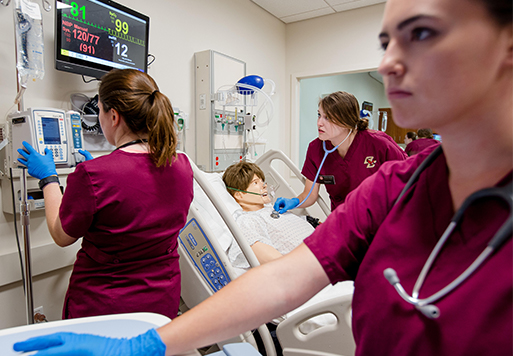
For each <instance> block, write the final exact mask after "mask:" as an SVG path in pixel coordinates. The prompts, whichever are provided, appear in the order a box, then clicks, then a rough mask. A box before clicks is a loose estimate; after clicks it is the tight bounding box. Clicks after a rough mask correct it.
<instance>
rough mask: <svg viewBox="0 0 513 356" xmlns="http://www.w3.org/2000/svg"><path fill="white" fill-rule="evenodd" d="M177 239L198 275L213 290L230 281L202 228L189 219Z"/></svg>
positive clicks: (194, 220)
mask: <svg viewBox="0 0 513 356" xmlns="http://www.w3.org/2000/svg"><path fill="white" fill-rule="evenodd" d="M178 241H179V242H180V244H181V245H182V247H183V248H184V249H185V251H186V252H187V254H188V256H189V258H190V259H191V260H192V261H193V263H194V266H195V267H196V268H197V270H198V272H199V273H200V275H202V276H203V278H204V280H205V282H206V283H207V284H208V285H209V286H210V287H211V288H212V290H213V291H214V292H216V291H218V290H220V289H221V288H223V287H224V286H225V285H227V284H228V283H229V282H230V277H228V273H227V272H226V269H225V268H224V266H223V264H222V263H221V260H220V259H219V256H218V255H217V253H216V250H215V249H214V247H213V246H212V244H211V243H210V241H209V240H208V239H207V237H206V235H205V233H204V232H203V230H202V228H201V227H200V225H199V224H198V222H197V221H196V219H191V220H189V222H188V223H187V225H185V227H184V228H183V229H182V230H181V231H180V234H179V235H178Z"/></svg>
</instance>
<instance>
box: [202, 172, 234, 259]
mask: <svg viewBox="0 0 513 356" xmlns="http://www.w3.org/2000/svg"><path fill="white" fill-rule="evenodd" d="M202 174H203V175H204V176H205V177H206V178H207V180H208V182H209V183H210V184H211V185H212V187H213V188H214V190H215V192H216V193H217V195H218V196H219V197H220V198H221V201H222V202H223V203H224V205H225V206H226V207H227V208H228V211H229V212H230V214H231V215H232V216H235V215H236V214H239V213H240V212H241V211H242V208H241V207H240V205H239V203H237V202H236V201H235V199H234V198H233V197H232V196H231V195H230V193H228V191H227V190H226V186H225V184H224V182H223V178H222V174H221V173H205V172H202ZM193 202H194V203H195V204H194V205H195V206H196V208H197V209H198V210H199V212H200V214H201V217H203V218H205V221H206V222H207V224H208V227H209V228H210V229H211V230H212V232H213V234H214V236H215V237H216V238H217V240H218V242H219V243H220V245H221V247H222V248H223V250H224V251H225V252H226V251H228V248H229V247H230V245H231V244H232V242H233V240H234V238H233V235H232V233H231V232H230V230H229V229H228V226H226V224H225V223H224V221H223V219H222V217H221V215H220V214H219V213H218V212H217V209H216V208H215V207H214V205H213V204H212V202H211V201H210V199H209V198H208V197H207V195H206V194H205V192H204V191H203V189H201V187H200V186H199V184H198V183H197V182H196V181H194V199H193Z"/></svg>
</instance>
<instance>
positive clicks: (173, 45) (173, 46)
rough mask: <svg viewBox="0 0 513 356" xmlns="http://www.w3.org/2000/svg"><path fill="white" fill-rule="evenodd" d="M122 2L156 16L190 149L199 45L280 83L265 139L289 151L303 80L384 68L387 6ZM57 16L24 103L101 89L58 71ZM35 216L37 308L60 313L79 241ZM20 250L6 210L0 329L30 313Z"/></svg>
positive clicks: (3, 40)
mask: <svg viewBox="0 0 513 356" xmlns="http://www.w3.org/2000/svg"><path fill="white" fill-rule="evenodd" d="M118 2H120V3H122V4H124V5H125V6H128V7H132V8H133V9H135V10H137V11H140V12H143V13H145V14H146V15H148V16H150V18H151V20H150V21H151V22H150V53H151V54H153V55H155V57H156V61H155V63H154V64H152V65H151V67H150V68H149V74H150V75H152V76H153V77H154V78H155V79H156V81H157V83H158V84H159V86H160V89H161V91H162V92H164V93H165V94H167V95H168V96H169V98H170V99H171V101H172V103H173V105H174V106H177V107H179V108H180V109H181V110H182V111H184V112H186V113H188V114H189V115H190V118H191V124H190V127H189V130H188V131H187V132H186V134H187V145H186V151H187V152H188V153H189V154H190V155H191V157H194V146H195V145H194V140H193V138H194V126H195V125H194V86H193V83H194V67H193V64H194V53H195V52H200V51H203V50H207V49H212V50H215V51H217V52H221V53H224V54H227V55H229V56H232V57H235V58H237V59H240V60H242V61H245V62H246V64H247V72H248V74H258V75H261V76H262V77H264V78H270V79H272V80H274V81H275V83H276V88H277V90H276V95H275V96H274V97H273V102H274V105H275V117H274V118H273V121H272V122H271V125H270V127H269V128H268V129H267V131H266V132H265V134H264V138H265V139H267V142H268V143H267V146H266V149H281V150H283V151H284V152H285V153H286V154H287V155H290V154H291V145H292V144H293V142H294V140H295V135H296V131H295V130H296V127H295V126H294V122H295V121H294V120H296V116H295V115H296V113H295V109H294V106H295V105H296V104H297V102H296V99H295V91H296V90H297V88H296V81H297V78H300V77H307V76H317V75H322V74H333V73H343V72H353V71H359V70H364V69H365V70H367V69H371V68H376V67H377V65H378V63H379V59H380V57H381V54H380V53H379V51H378V42H377V39H376V38H377V33H378V31H379V22H380V18H381V15H382V11H383V6H382V5H375V6H370V7H366V8H363V9H358V10H353V11H349V12H347V13H341V14H334V15H329V16H325V17H321V18H317V19H312V20H306V21H302V22H298V23H292V24H289V25H285V24H284V23H282V22H281V21H279V20H277V19H276V18H274V17H273V16H271V15H270V14H268V13H267V12H265V11H264V10H262V9H261V8H260V7H258V6H256V5H254V4H253V3H252V2H250V1H249V0H193V1H190V0H173V1H168V0H151V2H147V3H143V2H141V1H137V0H118ZM39 3H40V2H39ZM12 11H13V7H12V4H11V5H10V6H9V7H7V8H6V7H3V6H0V32H1V33H2V34H3V36H0V63H2V66H0V110H1V113H2V119H0V122H3V120H4V119H3V117H4V116H5V115H6V114H7V113H8V111H9V110H10V108H11V107H12V103H13V99H14V97H15V95H16V72H15V57H14V55H15V53H14V32H13V14H12ZM53 17H54V16H53V11H52V12H50V13H45V12H43V21H44V26H45V49H46V53H45V60H46V66H45V69H46V73H45V78H44V79H43V80H38V81H36V82H35V83H29V87H28V90H27V92H26V94H25V97H24V106H25V107H31V106H33V107H35V106H46V107H57V108H63V109H70V108H71V107H70V104H69V95H70V93H73V92H81V93H85V94H86V95H89V96H92V95H94V93H95V92H96V88H97V84H96V83H90V84H85V83H83V82H82V78H81V77H80V76H78V75H73V74H69V73H64V72H57V71H56V70H55V69H54V63H53V56H54V55H53V51H54V48H53V27H54V25H53V20H54V19H53ZM291 84H292V85H291ZM0 184H2V185H5V184H6V181H5V180H2V181H1V183H0ZM293 184H295V183H293ZM30 222H31V226H30V231H31V240H32V247H33V255H34V260H35V261H34V267H33V269H34V271H33V272H34V274H35V275H36V277H35V278H34V281H35V282H34V285H35V287H34V298H35V302H34V306H35V307H38V306H40V305H42V306H43V307H44V310H45V313H46V315H47V317H48V319H49V320H57V319H60V316H61V306H62V300H63V298H64V293H65V290H66V287H67V280H68V278H69V273H70V270H71V269H70V267H67V266H69V265H70V264H72V262H73V256H74V255H75V253H76V250H77V248H78V246H74V247H68V248H66V249H60V248H58V247H56V246H55V245H54V244H53V242H52V241H51V238H50V236H49V234H48V231H47V228H46V222H45V219H44V214H43V213H42V212H39V211H38V212H32V214H31V221H30ZM16 251H17V248H16V242H15V238H14V228H13V216H12V215H9V214H5V213H0V313H1V315H2V318H0V328H5V327H10V326H15V325H22V324H24V323H25V320H26V316H25V308H24V299H23V298H24V297H23V289H22V287H21V282H20V281H19V280H20V275H21V274H20V269H19V261H18V259H17V252H16Z"/></svg>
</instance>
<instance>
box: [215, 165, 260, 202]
mask: <svg viewBox="0 0 513 356" xmlns="http://www.w3.org/2000/svg"><path fill="white" fill-rule="evenodd" d="M255 174H256V176H257V177H258V178H260V179H261V180H264V181H265V174H264V172H262V170H261V169H260V167H258V166H257V165H256V164H254V163H250V162H244V161H243V162H239V163H235V164H232V165H231V166H230V167H228V168H226V171H225V172H224V174H223V182H224V184H226V187H227V190H228V193H230V194H231V195H232V196H234V195H235V193H237V191H236V190H232V189H228V187H230V188H235V189H238V190H248V188H249V185H250V184H251V181H252V180H253V178H254V177H255Z"/></svg>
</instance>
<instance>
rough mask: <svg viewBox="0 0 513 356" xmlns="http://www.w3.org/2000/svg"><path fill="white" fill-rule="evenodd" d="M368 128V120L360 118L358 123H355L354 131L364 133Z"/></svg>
mask: <svg viewBox="0 0 513 356" xmlns="http://www.w3.org/2000/svg"><path fill="white" fill-rule="evenodd" d="M368 128H369V119H367V118H366V117H361V118H360V119H359V120H358V122H357V123H356V130H357V131H364V130H367V129H368Z"/></svg>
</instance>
